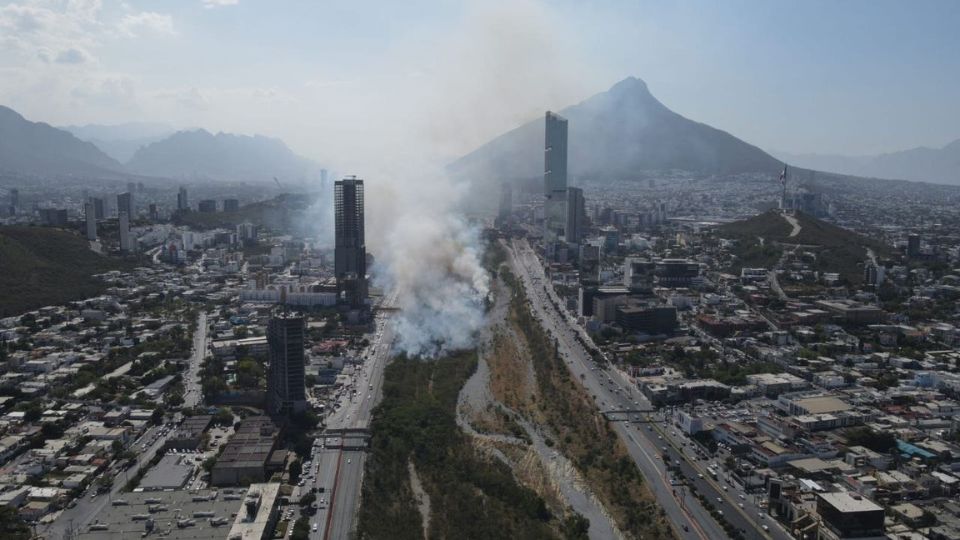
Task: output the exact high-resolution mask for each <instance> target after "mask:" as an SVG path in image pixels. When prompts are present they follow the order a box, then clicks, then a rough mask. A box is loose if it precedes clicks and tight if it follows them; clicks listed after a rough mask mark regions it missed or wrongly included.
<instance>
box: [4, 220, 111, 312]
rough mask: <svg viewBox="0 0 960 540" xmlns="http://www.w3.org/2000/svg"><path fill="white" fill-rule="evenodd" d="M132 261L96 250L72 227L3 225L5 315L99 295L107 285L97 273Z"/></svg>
mask: <svg viewBox="0 0 960 540" xmlns="http://www.w3.org/2000/svg"><path fill="white" fill-rule="evenodd" d="M127 266H129V263H127V262H125V261H122V260H119V259H112V258H108V257H104V256H101V255H98V254H96V253H94V252H93V251H91V250H90V249H89V244H88V242H87V241H86V240H85V239H83V238H81V237H80V236H79V235H76V234H73V233H71V232H68V231H64V230H60V229H49V228H42V227H0V291H4V294H2V295H0V317H9V316H12V315H17V314H19V313H22V312H24V311H28V310H31V309H35V308H38V307H42V306H48V305H53V304H60V303H63V302H69V301H71V300H79V299H82V298H87V297H90V296H96V295H97V294H100V292H102V291H103V289H104V285H103V284H102V283H101V282H100V281H99V280H98V279H96V278H94V277H92V276H93V275H94V274H99V273H102V272H107V271H109V270H115V269H123V268H126V267H127ZM13 292H16V294H12V293H13Z"/></svg>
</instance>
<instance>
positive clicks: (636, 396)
mask: <svg viewBox="0 0 960 540" xmlns="http://www.w3.org/2000/svg"><path fill="white" fill-rule="evenodd" d="M510 255H511V263H512V267H513V268H514V271H515V272H516V273H517V274H518V277H519V278H520V279H521V280H522V281H523V283H524V286H525V288H526V291H527V297H528V298H529V299H530V301H531V305H532V307H533V310H534V313H535V315H536V316H537V318H538V319H539V320H540V321H541V324H542V325H543V327H544V329H546V330H547V331H548V332H550V334H551V335H553V336H554V337H555V338H556V339H557V343H558V346H559V348H560V352H561V356H562V357H563V358H564V360H565V361H566V363H567V365H568V369H570V370H571V373H572V374H573V376H574V377H577V378H580V380H581V383H582V384H583V385H584V387H585V388H586V389H587V391H588V392H589V393H590V394H591V395H593V396H594V401H595V403H596V405H597V406H598V407H599V408H600V409H601V410H644V411H649V410H652V408H653V407H652V406H651V405H650V403H649V402H648V401H647V400H646V399H645V398H644V397H643V395H642V394H641V393H640V392H639V391H638V390H637V389H636V388H635V387H634V386H632V385H630V384H629V381H626V380H625V379H624V377H623V376H622V374H621V373H619V372H618V371H616V370H609V371H606V370H604V369H603V368H600V367H598V366H597V365H596V364H595V363H594V362H593V360H592V358H591V357H590V356H589V354H588V353H587V351H586V350H585V349H583V347H582V346H581V345H580V344H579V343H578V342H577V340H576V338H575V337H574V336H575V334H577V333H579V335H580V336H581V337H583V333H582V332H583V330H582V329H581V328H579V327H575V325H573V324H572V323H571V321H570V320H569V319H568V318H567V316H566V315H565V314H563V313H559V312H558V311H557V310H556V308H555V307H554V306H553V303H552V302H558V300H559V299H558V298H556V295H555V293H554V291H553V288H552V287H550V286H548V284H549V282H548V280H547V279H546V277H545V276H544V273H543V267H542V265H541V264H540V261H539V259H537V256H536V254H535V253H534V252H533V250H532V249H531V248H530V246H529V245H528V244H527V242H526V241H515V242H514V243H513V245H512V246H511V249H510ZM551 300H552V302H551ZM588 343H589V342H588ZM633 416H634V418H637V417H642V416H641V414H640V413H633ZM646 425H647V424H644V423H631V422H614V423H613V427H614V431H615V432H616V433H617V434H618V435H619V436H620V437H621V439H622V440H623V441H624V443H625V444H626V446H627V450H628V452H629V453H630V456H631V458H633V460H634V462H635V463H636V464H637V466H638V467H639V469H640V471H641V472H642V473H643V475H644V477H645V478H646V479H647V485H648V486H649V487H650V489H651V491H652V492H653V495H654V496H655V497H656V498H657V501H658V502H659V503H660V505H661V506H662V507H663V509H664V511H665V512H666V513H667V516H668V518H669V520H670V521H671V523H672V524H674V526H675V527H676V528H675V531H676V534H677V536H679V537H681V538H701V539H703V540H706V539H707V538H724V537H726V534H725V533H724V531H723V529H722V527H720V525H719V524H718V523H717V522H716V521H715V520H714V519H713V518H712V517H711V516H710V514H709V513H708V512H707V511H706V510H705V509H704V508H703V507H702V506H701V505H700V503H699V501H697V500H696V499H695V498H694V497H693V496H691V495H689V494H687V493H686V490H685V489H683V488H682V487H680V486H673V485H671V483H670V480H671V478H670V475H669V473H668V472H667V471H666V467H665V465H664V463H663V460H662V459H661V457H660V456H661V455H662V454H663V447H664V446H667V447H669V445H667V444H665V442H664V440H663V439H662V435H660V434H659V433H658V432H657V431H654V430H651V429H646V428H645V426H646ZM674 459H676V457H675V458H674ZM692 470H694V469H692V468H691V467H690V466H689V465H688V471H692ZM692 478H693V479H694V480H693V481H694V482H695V483H696V485H697V490H698V491H699V492H700V493H701V494H702V495H704V496H705V497H708V498H709V500H716V498H717V497H720V498H721V500H723V501H726V503H725V504H726V506H724V503H720V504H719V505H718V506H720V507H721V508H723V509H724V514H725V515H726V516H727V519H728V521H729V522H730V523H731V524H733V526H735V527H736V528H737V529H741V530H744V531H747V532H748V533H751V534H749V535H748V538H768V539H769V538H776V539H777V540H780V538H784V539H786V538H788V537H787V536H785V535H784V536H780V535H778V534H777V533H778V531H777V530H776V529H774V528H772V527H771V533H773V534H772V535H771V534H770V533H767V532H765V531H763V529H762V526H763V524H758V523H755V521H759V520H758V519H754V518H751V517H750V516H748V515H747V514H746V512H744V511H740V509H739V506H738V503H739V502H740V501H739V500H733V499H731V498H730V496H728V494H727V493H726V492H724V491H722V489H720V488H718V487H716V486H713V485H711V484H709V483H697V480H699V478H697V476H696V473H694V474H693V475H692ZM727 506H731V508H734V509H735V510H732V509H731V508H727Z"/></svg>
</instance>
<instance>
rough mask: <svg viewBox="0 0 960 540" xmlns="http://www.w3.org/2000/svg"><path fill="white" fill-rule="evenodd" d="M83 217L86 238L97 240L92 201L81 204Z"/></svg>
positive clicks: (95, 217)
mask: <svg viewBox="0 0 960 540" xmlns="http://www.w3.org/2000/svg"><path fill="white" fill-rule="evenodd" d="M83 217H84V219H85V220H86V233H87V240H90V241H91V242H95V241H96V240H97V211H96V209H94V207H93V201H87V202H85V203H84V204H83Z"/></svg>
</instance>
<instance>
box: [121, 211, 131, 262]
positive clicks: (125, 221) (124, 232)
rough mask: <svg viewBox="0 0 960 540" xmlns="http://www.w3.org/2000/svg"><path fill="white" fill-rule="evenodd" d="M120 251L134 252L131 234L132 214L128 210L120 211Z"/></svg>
mask: <svg viewBox="0 0 960 540" xmlns="http://www.w3.org/2000/svg"><path fill="white" fill-rule="evenodd" d="M120 251H122V252H124V253H132V252H133V237H131V236H130V216H128V215H127V213H126V212H123V211H121V212H120Z"/></svg>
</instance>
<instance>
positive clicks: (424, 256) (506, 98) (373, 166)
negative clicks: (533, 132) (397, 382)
mask: <svg viewBox="0 0 960 540" xmlns="http://www.w3.org/2000/svg"><path fill="white" fill-rule="evenodd" d="M566 30H567V29H566V28H563V27H561V26H560V25H558V24H556V22H555V20H554V18H553V17H552V16H551V14H550V12H549V10H548V9H547V8H545V6H544V5H543V4H542V3H541V2H540V1H538V0H509V1H508V0H485V1H479V0H478V1H476V2H472V3H470V5H469V7H467V8H465V9H464V13H463V19H462V21H461V24H460V25H457V26H456V27H452V28H450V29H449V32H448V33H447V34H446V36H445V39H443V40H442V43H434V42H430V43H423V44H421V46H420V47H415V48H414V49H413V50H409V49H403V50H396V51H393V52H392V53H388V55H387V57H388V58H387V60H389V64H390V65H391V66H404V69H406V70H407V72H406V73H405V74H403V75H402V76H397V77H394V78H391V79H390V80H389V84H383V83H381V84H372V85H369V86H366V87H364V88H363V89H360V90H359V91H358V93H357V95H355V96H352V97H350V98H349V99H351V100H355V99H363V98H364V97H367V98H370V99H368V100H367V101H364V110H365V113H364V116H365V117H366V118H368V119H369V122H368V123H365V124H362V125H359V126H358V127H357V130H358V131H359V132H361V133H362V134H363V137H364V143H363V144H355V145H352V146H351V147H350V148H349V149H347V150H345V152H344V155H346V156H348V159H347V160H346V161H345V162H344V163H337V164H335V165H336V166H337V168H338V169H340V170H343V171H346V172H348V173H354V174H357V175H358V176H359V177H361V178H363V179H364V188H365V190H364V191H365V203H366V220H367V228H366V243H367V249H368V251H369V252H370V253H372V254H373V255H374V256H375V258H376V260H375V263H374V265H373V266H372V267H371V268H370V271H371V273H372V276H373V280H374V284H375V285H377V286H379V287H381V288H382V289H383V290H384V292H385V293H386V294H390V293H391V292H392V291H397V292H399V294H400V296H399V298H398V302H399V307H400V309H401V311H400V312H399V313H397V314H396V315H394V316H393V317H391V321H392V323H393V324H394V329H395V330H396V337H397V342H396V347H397V349H398V350H399V351H400V352H403V353H406V354H407V355H409V356H427V357H432V356H437V355H442V354H444V353H445V352H447V351H450V350H456V349H463V348H469V347H472V346H473V344H474V338H475V337H476V335H477V333H478V331H479V330H480V329H481V328H482V326H483V324H484V323H485V320H484V311H485V310H484V307H485V300H486V298H487V296H488V293H489V285H490V284H489V276H488V275H487V273H486V271H485V270H484V269H483V266H482V264H481V259H482V255H483V253H482V251H483V244H482V242H481V241H480V235H479V229H478V228H477V227H476V226H474V225H472V224H470V223H468V222H467V220H466V219H465V217H464V215H463V212H462V211H461V210H460V207H461V205H464V203H466V202H468V201H465V200H464V199H465V197H468V196H472V195H471V194H475V193H476V191H475V190H474V191H470V190H469V188H468V186H466V185H460V184H456V183H454V182H453V181H452V180H451V179H450V178H448V177H447V176H446V174H445V170H444V169H445V166H446V164H447V163H449V162H450V161H452V160H453V159H455V158H456V157H459V155H461V154H462V153H464V152H466V151H469V150H471V149H472V148H474V147H476V146H477V145H479V144H482V143H483V142H485V141H486V140H488V139H489V138H492V137H494V136H496V135H498V134H500V133H503V132H505V131H507V130H509V129H512V128H513V127H516V126H517V125H519V124H521V123H523V122H525V121H527V120H530V119H532V118H537V117H539V116H541V115H542V114H543V111H544V110H547V109H550V108H554V107H555V106H557V105H565V104H568V103H570V102H571V100H572V96H574V95H580V96H582V95H584V94H583V93H582V91H581V90H582V85H583V82H582V81H583V79H584V78H585V71H586V68H584V66H583V64H582V63H580V62H577V61H576V60H575V59H574V58H573V54H572V53H571V52H570V50H569V47H570V43H571V41H572V39H571V35H570V33H569V32H567V31H566ZM393 69H394V68H392V67H388V68H386V70H387V71H392V70H393ZM378 82H379V81H378ZM350 110H356V109H354V108H352V107H350ZM345 136H346V135H345ZM531 159H534V160H540V159H542V158H541V157H540V156H531ZM499 183H500V179H496V178H491V179H489V184H490V186H491V187H490V188H489V189H496V187H495V186H498V185H499ZM331 189H332V188H331ZM469 202H473V201H469Z"/></svg>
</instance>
